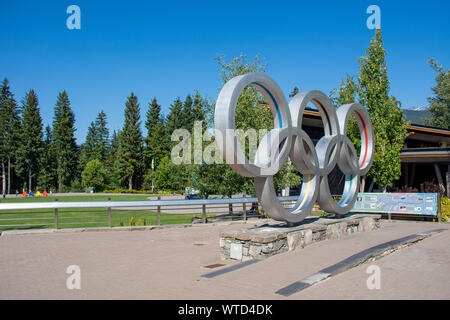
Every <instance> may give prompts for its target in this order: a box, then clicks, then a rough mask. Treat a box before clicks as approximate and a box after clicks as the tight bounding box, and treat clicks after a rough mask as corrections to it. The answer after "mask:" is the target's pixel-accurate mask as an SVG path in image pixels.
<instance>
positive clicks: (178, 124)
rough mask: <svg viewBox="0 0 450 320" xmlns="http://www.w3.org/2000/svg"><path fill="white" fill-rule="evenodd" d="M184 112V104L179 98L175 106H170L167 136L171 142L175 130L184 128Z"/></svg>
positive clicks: (174, 103)
mask: <svg viewBox="0 0 450 320" xmlns="http://www.w3.org/2000/svg"><path fill="white" fill-rule="evenodd" d="M182 110H183V104H182V103H181V99H180V98H179V97H178V98H176V99H175V101H174V102H173V104H171V105H170V111H169V115H168V116H167V121H166V134H167V136H168V139H169V141H170V137H171V136H172V133H173V131H174V130H176V129H181V128H183V124H184V121H183V117H182Z"/></svg>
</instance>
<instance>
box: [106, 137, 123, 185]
mask: <svg viewBox="0 0 450 320" xmlns="http://www.w3.org/2000/svg"><path fill="white" fill-rule="evenodd" d="M119 147H120V130H118V131H117V132H116V130H114V131H113V133H112V135H111V143H110V148H109V161H108V164H109V168H110V170H109V174H110V180H111V183H112V186H113V187H120V185H121V183H120V173H119Z"/></svg>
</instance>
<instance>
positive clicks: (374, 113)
mask: <svg viewBox="0 0 450 320" xmlns="http://www.w3.org/2000/svg"><path fill="white" fill-rule="evenodd" d="M385 57H386V51H385V50H384V48H383V41H382V38H381V29H377V30H376V34H375V37H374V38H372V39H371V41H370V46H369V48H368V49H367V50H366V56H365V57H361V58H360V59H359V62H360V67H359V78H358V97H359V102H360V104H361V105H363V106H364V107H366V108H367V110H368V111H369V115H370V119H371V120H372V125H373V130H374V136H375V155H374V161H373V163H372V167H371V169H370V171H369V173H368V176H369V177H372V178H373V181H374V182H375V183H377V184H378V185H380V186H381V187H383V189H384V190H386V187H387V186H391V185H392V183H393V182H394V181H395V180H397V179H398V178H399V177H400V174H401V165H400V152H401V150H402V149H403V146H404V142H405V139H406V137H407V131H406V124H405V121H404V116H403V111H402V109H401V108H400V102H399V101H397V100H396V99H395V97H393V96H389V81H388V76H387V67H386V60H385Z"/></svg>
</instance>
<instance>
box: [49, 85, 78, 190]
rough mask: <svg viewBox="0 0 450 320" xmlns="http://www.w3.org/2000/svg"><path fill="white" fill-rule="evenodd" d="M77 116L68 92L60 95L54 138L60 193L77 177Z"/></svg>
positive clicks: (55, 116) (55, 118)
mask: <svg viewBox="0 0 450 320" xmlns="http://www.w3.org/2000/svg"><path fill="white" fill-rule="evenodd" d="M74 125H75V116H74V114H73V112H72V109H71V108H70V100H69V97H68V95H67V92H66V91H65V90H64V91H63V92H61V93H59V94H58V99H57V102H56V106H55V115H54V117H53V138H54V145H55V152H56V166H57V177H58V191H59V192H62V191H63V189H64V188H68V187H70V185H71V182H72V181H73V180H74V178H75V177H76V175H77V160H78V159H77V152H78V147H77V145H76V142H75V137H74V133H75V130H76V129H75V127H74Z"/></svg>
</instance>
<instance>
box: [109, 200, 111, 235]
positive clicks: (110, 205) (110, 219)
mask: <svg viewBox="0 0 450 320" xmlns="http://www.w3.org/2000/svg"><path fill="white" fill-rule="evenodd" d="M108 201H111V198H108ZM108 228H111V205H109V206H108Z"/></svg>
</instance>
